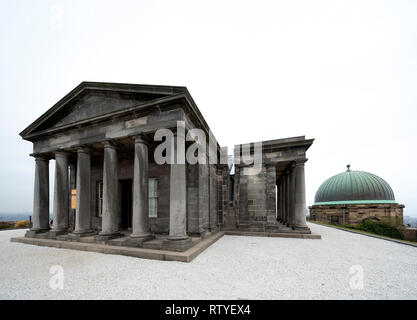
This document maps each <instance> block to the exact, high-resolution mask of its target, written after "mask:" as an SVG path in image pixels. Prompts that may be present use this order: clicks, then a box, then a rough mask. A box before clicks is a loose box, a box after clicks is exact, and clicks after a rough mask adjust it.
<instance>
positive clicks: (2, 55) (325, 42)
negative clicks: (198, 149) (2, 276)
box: [0, 0, 417, 216]
mask: <svg viewBox="0 0 417 320" xmlns="http://www.w3.org/2000/svg"><path fill="white" fill-rule="evenodd" d="M255 3H256V6H255V5H254V4H255ZM416 17H417V2H416V1H398V0H396V1H381V0H378V1H364V0H361V1H335V0H331V1H276V0H275V1H256V2H253V1H250V2H249V1H248V2H244V1H224V0H222V1H204V2H203V1H195V0H193V1H147V2H145V1H103V0H100V1H85V0H82V1H75V0H71V1H40V0H39V1H33V0H29V1H21V0H9V1H4V0H3V1H1V2H0V25H1V28H0V41H1V42H0V43H1V50H0V82H1V86H0V90H1V92H0V106H1V107H0V132H1V135H0V143H1V147H2V148H1V158H0V159H1V166H0V174H1V176H0V177H1V182H0V212H29V211H31V210H32V193H33V176H34V163H33V162H34V161H33V159H32V158H31V157H29V153H30V152H31V143H29V142H25V141H23V140H21V138H20V137H19V136H18V133H19V132H20V131H21V130H23V129H24V128H25V127H26V126H27V125H29V124H30V123H31V122H32V121H33V120H35V119H36V118H37V117H38V116H40V115H41V114H42V113H43V112H45V111H46V110H47V109H48V108H50V107H51V106H52V105H53V104H54V103H55V102H57V101H58V100H59V99H60V98H62V97H63V96H64V95H65V94H66V93H68V92H69V91H70V90H72V89H73V88H74V87H75V86H77V85H78V84H79V83H80V82H81V81H108V82H127V83H144V84H168V85H184V86H187V88H188V89H189V90H190V92H191V94H192V95H193V97H194V99H195V100H196V102H197V105H198V106H199V108H200V110H201V112H202V113H203V115H204V117H205V118H206V120H207V122H208V123H209V125H210V127H211V129H212V131H213V132H214V134H215V136H216V138H217V139H218V141H219V143H220V144H221V145H224V146H229V148H232V146H233V145H234V144H237V143H247V142H252V141H260V140H268V139H275V138H284V137H289V136H297V135H306V137H307V138H316V141H315V143H314V144H313V146H312V147H311V149H310V150H309V152H308V158H309V161H308V162H307V164H306V180H307V203H308V205H310V204H311V203H312V202H313V200H314V193H315V191H316V190H317V188H318V187H319V185H320V184H321V183H322V182H323V181H324V180H325V179H327V178H329V177H330V176H332V175H334V174H337V173H339V172H341V171H343V170H345V165H346V164H347V163H350V164H351V165H352V169H353V170H364V171H369V172H372V173H375V174H377V175H379V176H381V177H382V178H384V179H385V180H386V181H388V183H390V185H391V186H392V187H393V189H394V193H395V196H396V199H397V200H398V201H399V202H401V203H404V204H405V205H406V208H405V211H404V214H405V215H413V216H417V200H416V197H415V185H416V182H417V181H416V180H417V170H416V166H417V165H416V162H417V160H416V159H417V152H416V151H415V145H416V138H417V129H416V119H417V90H416V88H417V72H416V71H417V19H416ZM229 152H230V153H231V149H230V150H229ZM52 170H53V161H52V163H51V183H52V178H53V174H52V173H53V171H52ZM52 189H53V185H52V184H51V190H52ZM51 202H52V201H51Z"/></svg>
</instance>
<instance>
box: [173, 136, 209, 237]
mask: <svg viewBox="0 0 417 320" xmlns="http://www.w3.org/2000/svg"><path fill="white" fill-rule="evenodd" d="M176 138H177V141H174V142H173V147H172V151H173V153H174V157H175V161H174V163H173V164H171V170H170V179H171V180H170V187H169V197H170V198H169V237H168V239H169V240H173V241H178V240H187V239H188V236H187V232H186V223H187V222H186V219H187V200H186V197H187V189H186V164H185V161H180V162H178V161H177V160H178V159H179V160H181V158H182V159H184V157H178V153H179V152H185V150H183V149H182V147H181V146H182V145H181V143H177V142H178V141H180V140H181V139H184V137H183V136H182V134H181V133H180V132H178V133H177V134H176ZM206 196H207V197H208V196H209V195H208V194H207V195H206Z"/></svg>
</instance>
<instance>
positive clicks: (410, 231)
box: [399, 228, 417, 241]
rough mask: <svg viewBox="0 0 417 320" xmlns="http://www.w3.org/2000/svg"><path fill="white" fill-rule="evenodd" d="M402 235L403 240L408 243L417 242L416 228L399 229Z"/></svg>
mask: <svg viewBox="0 0 417 320" xmlns="http://www.w3.org/2000/svg"><path fill="white" fill-rule="evenodd" d="M399 230H400V231H401V233H402V234H403V236H404V238H405V240H408V241H417V229H416V228H406V229H399Z"/></svg>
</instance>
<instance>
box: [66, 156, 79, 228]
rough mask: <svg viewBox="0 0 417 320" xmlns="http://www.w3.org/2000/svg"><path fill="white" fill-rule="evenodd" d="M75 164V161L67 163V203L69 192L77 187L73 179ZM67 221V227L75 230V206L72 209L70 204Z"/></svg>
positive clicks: (70, 195)
mask: <svg viewBox="0 0 417 320" xmlns="http://www.w3.org/2000/svg"><path fill="white" fill-rule="evenodd" d="M76 167H77V166H76V164H75V163H70V164H69V169H70V170H69V172H70V173H69V190H68V193H69V195H68V198H69V200H68V201H69V203H71V201H72V193H71V191H72V190H73V189H74V190H76V188H77V186H76V185H75V181H76V172H77V169H76ZM68 221H69V228H70V229H71V230H75V208H74V209H73V208H72V207H71V205H70V209H69V218H68Z"/></svg>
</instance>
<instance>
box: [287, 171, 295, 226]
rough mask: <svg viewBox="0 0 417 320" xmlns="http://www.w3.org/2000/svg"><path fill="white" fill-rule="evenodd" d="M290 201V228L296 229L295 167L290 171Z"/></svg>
mask: <svg viewBox="0 0 417 320" xmlns="http://www.w3.org/2000/svg"><path fill="white" fill-rule="evenodd" d="M289 190H290V192H289V193H290V197H289V199H290V201H289V209H290V210H289V217H288V226H289V227H294V226H295V204H294V201H295V165H292V166H291V170H290V187H289Z"/></svg>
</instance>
